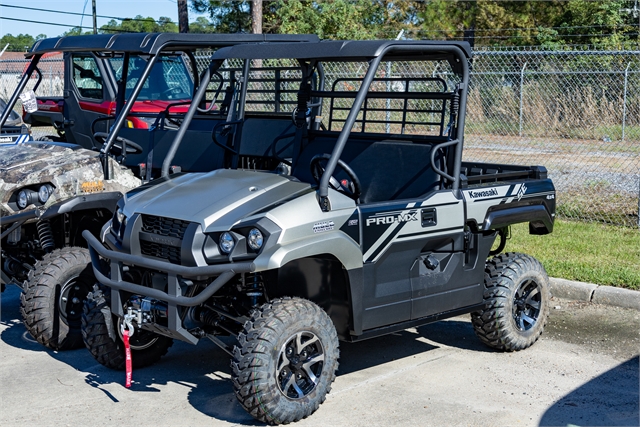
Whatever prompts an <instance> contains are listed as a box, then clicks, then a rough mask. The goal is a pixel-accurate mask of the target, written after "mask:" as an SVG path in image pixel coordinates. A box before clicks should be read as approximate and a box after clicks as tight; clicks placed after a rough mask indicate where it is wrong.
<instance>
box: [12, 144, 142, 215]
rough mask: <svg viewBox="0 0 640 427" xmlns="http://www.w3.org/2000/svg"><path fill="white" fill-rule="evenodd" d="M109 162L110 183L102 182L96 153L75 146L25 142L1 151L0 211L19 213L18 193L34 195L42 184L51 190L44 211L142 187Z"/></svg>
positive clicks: (125, 172)
mask: <svg viewBox="0 0 640 427" xmlns="http://www.w3.org/2000/svg"><path fill="white" fill-rule="evenodd" d="M108 161H109V165H110V166H109V167H110V170H111V179H110V180H104V172H103V169H102V164H101V162H100V157H99V153H97V152H95V151H91V150H87V149H84V148H81V147H79V146H78V145H72V144H65V143H52V142H46V143H44V142H28V143H25V144H21V145H10V146H5V147H0V211H2V212H3V214H11V213H13V212H15V211H17V210H19V208H18V207H17V205H16V203H15V199H16V194H17V192H19V191H20V190H21V189H23V188H27V189H30V190H32V191H37V190H38V188H39V187H40V186H41V185H42V184H50V185H51V186H52V187H53V192H52V193H51V194H50V197H49V199H48V200H47V202H46V203H45V204H44V207H45V208H48V207H49V206H51V205H53V204H55V203H57V202H60V201H63V200H67V199H69V198H71V197H75V196H80V195H86V194H91V193H99V192H113V191H117V192H120V193H124V192H126V191H128V190H130V189H132V188H135V187H137V186H139V185H140V184H141V182H140V180H139V179H138V178H136V177H135V176H134V175H133V173H132V172H131V171H130V170H129V169H126V168H124V167H122V166H121V165H119V164H118V163H116V161H115V160H113V159H111V158H109V160H108ZM32 207H34V205H30V206H28V207H26V208H25V209H31V208H32Z"/></svg>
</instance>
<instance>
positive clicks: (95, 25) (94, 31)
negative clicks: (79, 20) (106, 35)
mask: <svg viewBox="0 0 640 427" xmlns="http://www.w3.org/2000/svg"><path fill="white" fill-rule="evenodd" d="M91 6H92V7H93V34H98V20H97V16H96V0H91ZM83 13H84V12H83Z"/></svg>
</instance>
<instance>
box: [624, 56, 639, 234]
mask: <svg viewBox="0 0 640 427" xmlns="http://www.w3.org/2000/svg"><path fill="white" fill-rule="evenodd" d="M630 66H631V62H629V63H628V64H627V68H626V69H625V70H624V95H623V101H622V142H624V131H625V127H626V124H627V84H628V83H629V67H630ZM638 206H640V205H638ZM638 224H640V222H639V223H638Z"/></svg>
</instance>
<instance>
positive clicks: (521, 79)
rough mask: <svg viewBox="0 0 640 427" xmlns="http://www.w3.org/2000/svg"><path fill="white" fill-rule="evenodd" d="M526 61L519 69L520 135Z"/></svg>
mask: <svg viewBox="0 0 640 427" xmlns="http://www.w3.org/2000/svg"><path fill="white" fill-rule="evenodd" d="M527 64H528V62H525V63H524V65H523V66H522V71H520V128H519V131H518V133H519V135H520V137H522V92H523V91H524V70H526V68H527Z"/></svg>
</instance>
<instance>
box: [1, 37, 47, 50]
mask: <svg viewBox="0 0 640 427" xmlns="http://www.w3.org/2000/svg"><path fill="white" fill-rule="evenodd" d="M45 38H47V36H46V35H45V34H39V35H37V36H36V37H35V38H34V37H33V36H31V35H29V34H18V35H17V36H14V35H12V34H6V35H4V36H3V37H2V38H0V50H2V49H4V47H5V46H6V45H7V43H8V44H9V47H7V52H26V51H27V50H29V49H30V48H31V46H33V44H34V43H35V42H36V41H38V40H42V39H45Z"/></svg>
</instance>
